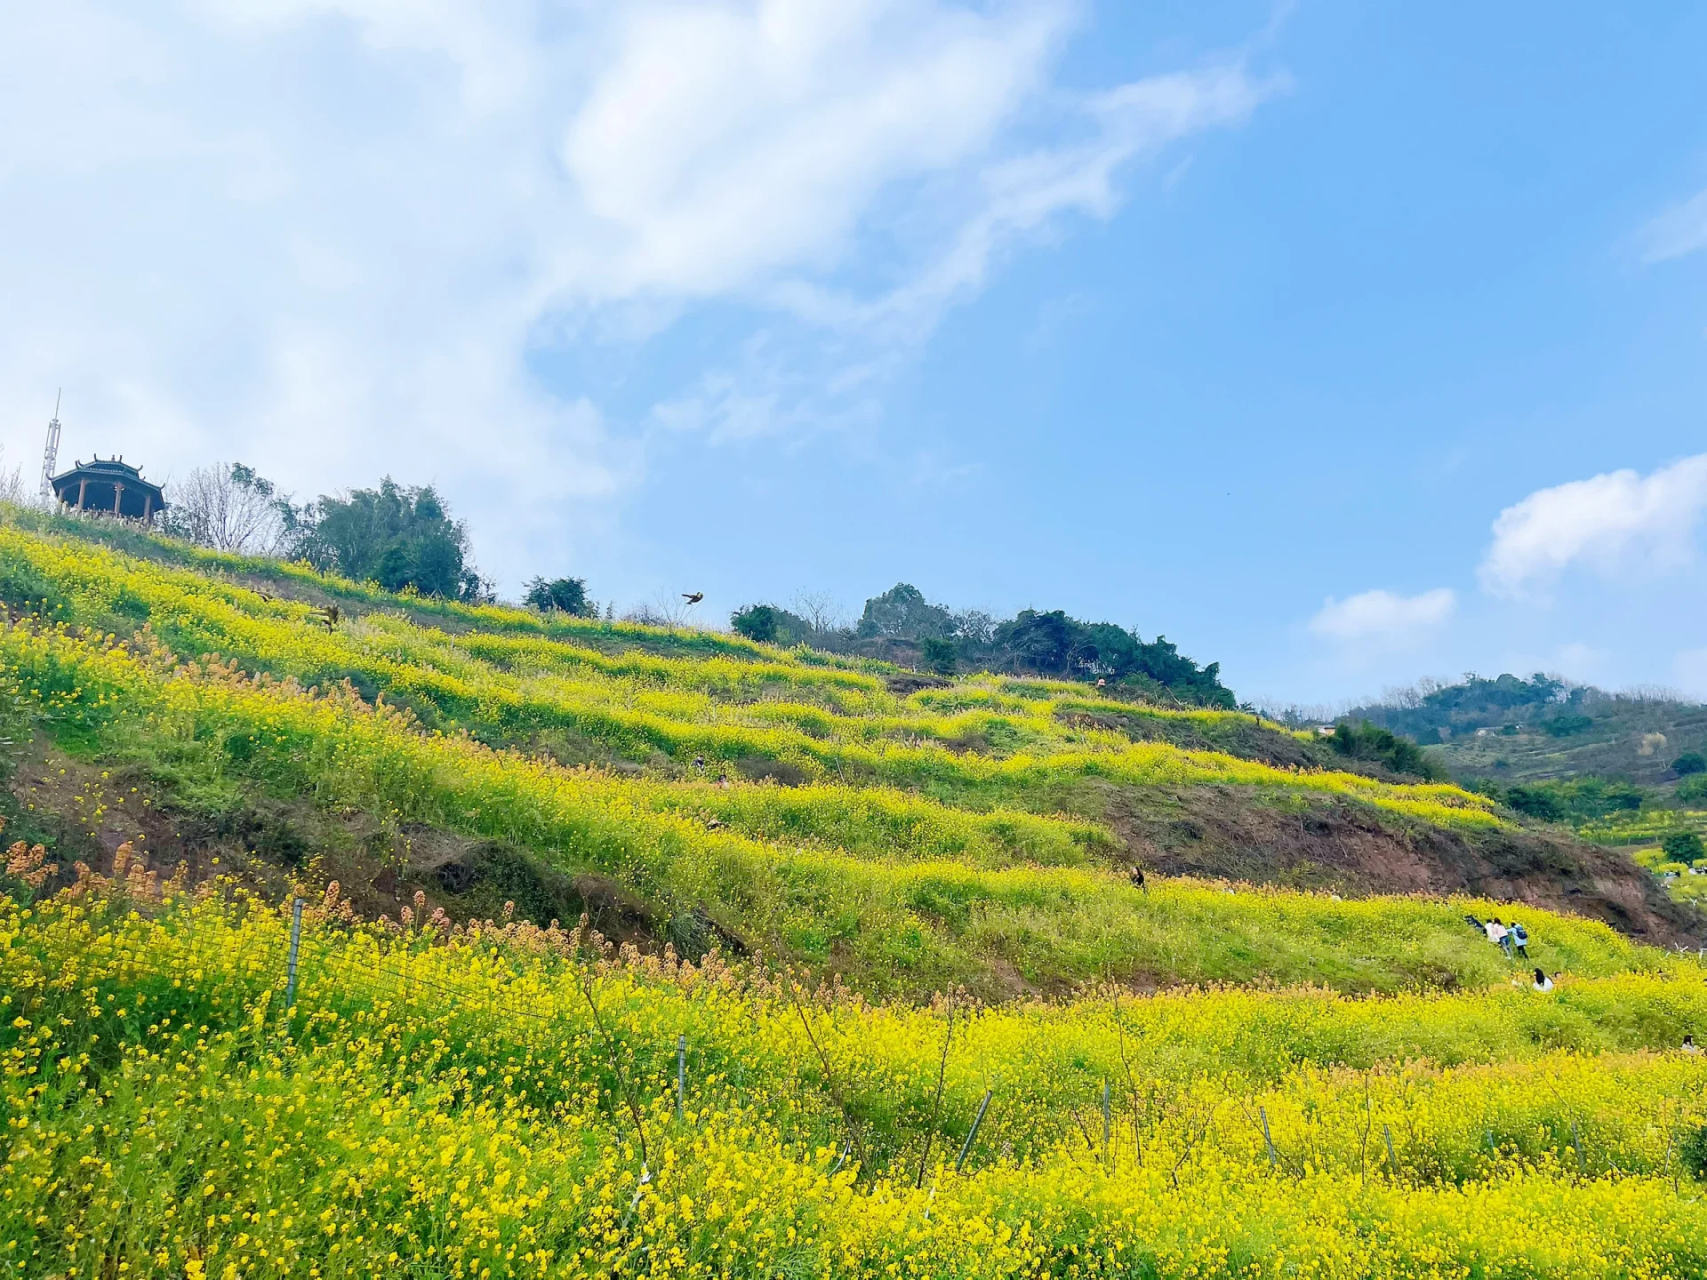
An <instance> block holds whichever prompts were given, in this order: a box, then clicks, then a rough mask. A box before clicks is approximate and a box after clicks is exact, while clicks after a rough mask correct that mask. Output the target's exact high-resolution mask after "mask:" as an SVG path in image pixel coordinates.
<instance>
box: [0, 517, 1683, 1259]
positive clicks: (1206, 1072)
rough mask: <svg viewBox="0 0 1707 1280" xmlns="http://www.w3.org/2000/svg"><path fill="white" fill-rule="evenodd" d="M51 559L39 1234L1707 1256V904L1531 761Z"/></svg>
mask: <svg viewBox="0 0 1707 1280" xmlns="http://www.w3.org/2000/svg"><path fill="white" fill-rule="evenodd" d="M0 599H3V602H4V604H5V606H6V609H7V612H8V621H7V625H6V626H5V627H4V628H3V629H0V694H3V696H0V715H3V716H4V718H5V721H6V723H5V725H4V726H3V729H4V732H3V734H0V736H3V737H4V738H5V740H6V745H7V748H8V769H9V774H8V778H7V792H6V795H7V796H8V797H9V800H8V802H7V807H8V812H7V813H6V815H5V817H6V821H7V824H8V835H7V838H8V839H9V840H13V841H15V843H13V845H12V848H11V849H10V851H9V853H8V860H7V864H6V867H5V870H4V873H3V874H0V890H3V896H0V1009H4V1010H5V1012H6V1017H5V1018H4V1019H0V1062H3V1063H4V1064H5V1067H4V1072H3V1074H0V1084H3V1091H4V1105H5V1108H6V1112H7V1117H8V1125H7V1127H6V1129H5V1130H4V1133H3V1135H0V1189H3V1191H0V1269H4V1270H5V1271H6V1272H7V1273H11V1274H18V1275H28V1276H102V1277H107V1276H117V1275H123V1276H173V1277H181V1276H188V1277H205V1276H214V1275H218V1276H221V1277H232V1278H233V1280H237V1278H239V1277H249V1276H292V1277H295V1276H302V1277H316V1278H317V1277H331V1276H338V1277H344V1276H348V1277H356V1276H361V1277H366V1276H372V1275H376V1274H408V1275H418V1276H426V1277H483V1278H484V1277H495V1276H524V1275H526V1276H588V1277H591V1276H600V1277H604V1276H613V1275H644V1276H654V1277H665V1276H670V1277H674V1276H723V1275H735V1276H752V1277H767V1278H768V1277H776V1276H786V1277H797V1276H837V1277H840V1276H848V1277H853V1276H869V1275H898V1276H900V1275H905V1276H919V1277H924V1276H930V1277H942V1276H1003V1277H1020V1276H1027V1277H1030V1276H1041V1275H1047V1276H1063V1277H1065V1276H1134V1277H1150V1278H1154V1277H1180V1278H1182V1280H1183V1278H1184V1277H1188V1276H1190V1277H1232V1276H1241V1277H1250V1276H1274V1277H1280V1276H1298V1275H1312V1276H1320V1277H1332V1278H1339V1277H1343V1278H1345V1280H1352V1278H1353V1277H1359V1278H1361V1277H1369V1276H1382V1277H1388V1276H1398V1277H1445V1276H1452V1277H1463V1276H1478V1277H1483V1276H1485V1277H1510V1278H1512V1280H1516V1278H1517V1277H1567V1276H1568V1277H1570V1278H1571V1280H1581V1278H1582V1277H1613V1276H1620V1277H1622V1276H1641V1277H1651V1278H1653V1280H1659V1278H1660V1277H1671V1276H1686V1275H1699V1274H1707V1200H1704V1198H1703V1197H1704V1193H1707V1063H1704V1061H1703V1059H1702V1057H1701V1056H1699V1055H1691V1054H1688V1053H1685V1052H1680V1051H1679V1046H1680V1044H1681V1043H1682V1041H1683V1038H1684V1037H1685V1036H1686V1035H1694V1036H1696V1037H1697V1038H1707V980H1704V979H1707V971H1704V969H1703V966H1702V964H1701V962H1700V960H1699V958H1698V956H1697V954H1696V953H1694V952H1682V951H1680V950H1678V949H1677V948H1676V947H1675V946H1672V945H1670V944H1674V943H1681V942H1682V941H1684V940H1685V939H1687V938H1691V937H1692V936H1693V935H1694V932H1695V930H1696V928H1697V923H1698V921H1699V917H1698V916H1696V915H1695V914H1694V912H1693V910H1692V909H1690V908H1687V907H1684V906H1679V905H1675V904H1671V903H1669V902H1667V901H1666V900H1665V899H1663V898H1661V897H1659V896H1658V894H1657V891H1655V890H1653V889H1652V887H1651V880H1650V878H1649V877H1647V876H1646V875H1645V873H1642V872H1640V871H1638V870H1636V869H1635V868H1634V867H1632V866H1631V864H1629V863H1628V862H1627V861H1625V860H1624V859H1623V858H1622V856H1621V855H1618V854H1615V853H1611V852H1607V851H1599V850H1594V849H1592V848H1591V847H1589V846H1585V845H1582V844H1581V843H1580V842H1575V841H1572V840H1571V839H1569V838H1568V837H1567V836H1564V835H1550V834H1547V833H1545V832H1538V831H1537V830H1535V829H1533V828H1531V827H1529V826H1526V825H1525V824H1524V823H1523V822H1522V821H1521V820H1520V819H1518V818H1517V817H1516V816H1515V815H1512V814H1510V813H1508V812H1505V811H1502V810H1500V809H1499V808H1498V807H1497V806H1495V805H1493V804H1492V803H1491V802H1490V801H1488V800H1486V799H1485V798H1483V797H1480V796H1476V795H1472V794H1470V793H1467V792H1464V791H1461V790H1459V789H1457V788H1455V787H1451V786H1442V785H1417V784H1412V783H1407V782H1405V781H1403V780H1400V779H1395V778H1392V777H1381V776H1372V775H1369V774H1357V773H1347V772H1343V771H1336V770H1334V769H1332V768H1330V767H1326V766H1328V765H1329V764H1331V763H1332V762H1331V761H1330V760H1328V759H1327V758H1325V757H1324V756H1323V754H1322V753H1321V749H1320V747H1319V746H1318V745H1317V744H1315V743H1313V742H1311V741H1309V740H1306V739H1302V738H1298V737H1295V736H1293V735H1290V734H1287V733H1285V732H1282V731H1281V730H1279V729H1277V728H1275V727H1274V726H1273V725H1271V724H1264V723H1261V722H1258V721H1257V720H1255V719H1253V718H1252V717H1249V716H1241V715H1237V714H1233V713H1225V712H1213V713H1211V712H1181V711H1162V710H1158V709H1156V708H1153V707H1147V706H1144V705H1141V704H1136V703H1129V702H1122V701H1116V700H1111V699H1107V698H1104V697H1101V696H1099V695H1097V694H1096V692H1095V691H1094V690H1090V689H1087V688H1085V687H1084V686H1080V685H1067V684H1052V683H1040V682H1025V681H1015V680H1010V679H1000V678H993V677H973V678H963V679H959V680H956V681H952V682H950V681H943V680H936V679H932V678H926V677H920V676H918V675H917V674H915V673H911V672H906V671H902V670H899V669H896V668H892V667H887V666H884V665H882V664H875V663H869V662H863V663H862V662H851V661H845V660H839V659H834V658H829V657H825V656H823V655H819V654H814V653H811V652H806V651H779V650H776V649H772V648H767V647H764V646H758V645H753V644H749V643H746V642H745V641H742V640H739V639H734V638H730V637H728V636H723V635H714V634H709V633H704V632H687V631H680V632H675V631H664V630H658V629H653V628H645V627H633V626H626V625H621V624H601V623H593V622H582V621H578V620H572V619H562V618H546V617H542V616H540V615H537V614H533V613H529V612H525V611H518V610H512V609H503V608H468V607H463V606H456V605H449V604H445V603H442V602H438V601H430V600H420V599H413V598H406V597H395V596H387V595H385V594H384V593H381V592H378V591H374V590H370V589H368V588H364V587H361V586H358V585H355V584H351V583H345V582H339V581H336V580H332V579H327V578H322V577H318V576H316V575H314V574H312V573H309V572H307V571H306V570H303V569H300V568H298V567H294V566H288V565H280V564H277V563H273V562H265V561H245V560H240V559H235V558H231V557H223V556H216V555H212V554H209V553H206V552H201V551H197V550H194V549H192V548H188V547H183V546H178V545H175V544H171V543H166V542H161V541H158V540H154V539H151V538H148V537H146V536H144V535H142V534H139V533H137V532H136V531H134V530H131V529H128V528H125V527H122V526H114V525H110V524H101V523H83V522H73V521H59V520H48V519H46V518H44V517H40V516H37V515H32V514H30V513H16V514H14V515H13V516H12V517H11V518H10V520H9V521H8V522H7V523H6V524H5V525H3V526H0ZM1134 862H1138V863H1141V864H1142V865H1143V866H1144V868H1145V869H1146V871H1147V873H1148V875H1147V883H1146V884H1145V885H1144V886H1143V887H1138V886H1136V885H1134V883H1133V882H1132V880H1131V878H1130V876H1129V868H1130V867H1131V865H1132V864H1133V863H1134ZM79 864H81V865H79ZM1187 873H1195V874H1187ZM1205 873H1208V876H1207V877H1206V874H1205ZM1217 873H1219V874H1222V875H1228V876H1232V877H1242V878H1243V879H1244V880H1245V881H1248V880H1251V879H1263V880H1266V881H1268V882H1269V883H1266V884H1260V885H1257V884H1251V883H1248V882H1239V881H1238V880H1233V881H1229V880H1224V879H1216V878H1213V876H1214V875H1215V874H1217ZM1477 888H1483V889H1492V890H1493V891H1494V892H1495V893H1496V896H1498V897H1501V898H1510V897H1524V898H1526V899H1527V901H1525V902H1524V903H1523V904H1522V905H1521V906H1514V905H1513V904H1512V903H1510V902H1502V901H1493V900H1489V899H1486V898H1477V897H1470V896H1456V897H1451V896H1447V895H1448V893H1450V892H1454V891H1464V890H1475V889H1477ZM1377 890H1386V892H1376V891H1377ZM1401 890H1402V891H1405V892H1395V891H1401ZM299 895H300V897H301V898H302V899H305V900H306V901H305V909H301V910H300V912H299V913H298V914H297V916H296V918H295V919H294V920H293V911H292V908H291V905H290V903H291V901H292V899H293V898H296V897H298V896H299ZM1554 907H1558V908H1576V910H1575V911H1570V910H1555V909H1552V908H1554ZM1496 913H1499V914H1503V915H1505V916H1506V917H1507V918H1510V916H1511V915H1513V914H1518V915H1520V917H1521V919H1522V920H1523V921H1524V922H1525V923H1526V925H1527V926H1528V929H1529V932H1530V936H1531V944H1530V955H1529V956H1528V957H1527V958H1526V959H1525V960H1524V961H1523V962H1522V963H1518V962H1517V961H1516V960H1514V959H1513V958H1510V957H1508V956H1507V955H1506V954H1504V953H1503V952H1502V951H1500V950H1499V949H1497V948H1495V947H1494V946H1492V945H1490V944H1489V943H1488V942H1486V940H1485V939H1484V938H1483V936H1482V935H1481V933H1480V932H1479V931H1477V930H1475V929H1473V928H1472V927H1471V926H1470V924H1469V923H1468V922H1467V921H1466V920H1465V916H1466V915H1474V916H1476V917H1482V918H1485V917H1487V916H1489V915H1492V914H1496ZM559 922H561V923H559ZM577 922H578V923H577ZM1609 922H1610V923H1609ZM1614 924H1615V925H1617V926H1618V927H1617V928H1613V927H1610V926H1611V925H1614ZM293 939H294V941H293ZM1653 943H1663V944H1667V945H1651V944H1653ZM1537 967H1539V968H1540V969H1541V970H1542V971H1543V973H1544V974H1547V975H1552V976H1551V977H1550V978H1549V983H1550V986H1549V988H1548V989H1546V990H1540V989H1537V988H1536V987H1535V986H1534V985H1533V984H1532V983H1531V981H1530V978H1529V975H1530V973H1531V971H1532V970H1533V969H1534V968H1537Z"/></svg>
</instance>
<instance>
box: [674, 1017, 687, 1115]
mask: <svg viewBox="0 0 1707 1280" xmlns="http://www.w3.org/2000/svg"><path fill="white" fill-rule="evenodd" d="M687 1092H688V1034H687V1032H685V1031H684V1032H682V1033H681V1034H680V1035H678V1036H677V1037H676V1119H678V1120H680V1119H681V1118H682V1107H683V1105H684V1104H685V1103H686V1101H687Z"/></svg>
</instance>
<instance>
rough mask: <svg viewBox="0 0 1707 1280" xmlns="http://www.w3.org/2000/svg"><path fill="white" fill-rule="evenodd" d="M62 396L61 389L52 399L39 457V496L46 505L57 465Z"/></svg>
mask: <svg viewBox="0 0 1707 1280" xmlns="http://www.w3.org/2000/svg"><path fill="white" fill-rule="evenodd" d="M64 394H65V389H64V388H63V387H61V388H60V390H59V395H56V396H54V398H53V421H52V422H50V423H48V424H47V448H46V449H45V450H43V451H42V457H41V496H42V500H43V501H44V502H48V503H51V502H52V501H53V469H54V467H56V466H57V465H58V464H59V399H60V396H62V395H64Z"/></svg>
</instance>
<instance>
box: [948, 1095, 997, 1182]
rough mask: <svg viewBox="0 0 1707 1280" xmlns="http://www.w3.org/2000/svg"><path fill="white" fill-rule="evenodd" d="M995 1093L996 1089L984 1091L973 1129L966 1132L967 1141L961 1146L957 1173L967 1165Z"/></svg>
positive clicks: (973, 1122)
mask: <svg viewBox="0 0 1707 1280" xmlns="http://www.w3.org/2000/svg"><path fill="white" fill-rule="evenodd" d="M994 1092H995V1090H994V1089H986V1090H984V1101H982V1102H980V1103H979V1104H978V1114H977V1115H975V1116H973V1117H972V1127H971V1128H970V1129H968V1130H967V1131H966V1141H965V1142H962V1143H961V1144H960V1157H959V1159H957V1160H956V1161H955V1162H954V1171H955V1172H956V1173H959V1172H960V1168H961V1166H962V1165H964V1164H965V1163H966V1153H967V1152H969V1151H971V1150H972V1142H973V1140H974V1139H975V1138H977V1136H978V1126H979V1125H981V1124H983V1123H984V1112H985V1111H987V1110H989V1107H990V1095H991V1094H992V1093H994Z"/></svg>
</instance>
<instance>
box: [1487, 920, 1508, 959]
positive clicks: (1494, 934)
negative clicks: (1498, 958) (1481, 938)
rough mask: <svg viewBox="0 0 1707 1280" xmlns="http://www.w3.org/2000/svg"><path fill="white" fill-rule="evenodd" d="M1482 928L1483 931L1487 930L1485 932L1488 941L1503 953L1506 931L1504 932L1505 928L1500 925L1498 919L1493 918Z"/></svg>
mask: <svg viewBox="0 0 1707 1280" xmlns="http://www.w3.org/2000/svg"><path fill="white" fill-rule="evenodd" d="M1483 927H1484V928H1485V929H1487V931H1488V941H1489V942H1491V943H1493V944H1494V945H1495V946H1496V947H1498V948H1499V949H1500V950H1501V951H1504V950H1505V932H1506V931H1505V926H1504V925H1503V924H1501V923H1500V918H1499V917H1498V916H1495V917H1494V918H1493V919H1491V920H1489V921H1488V923H1487V924H1486V925H1484V926H1483Z"/></svg>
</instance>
